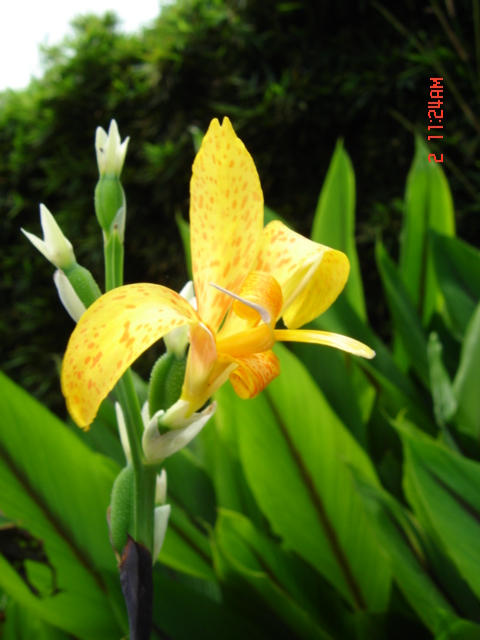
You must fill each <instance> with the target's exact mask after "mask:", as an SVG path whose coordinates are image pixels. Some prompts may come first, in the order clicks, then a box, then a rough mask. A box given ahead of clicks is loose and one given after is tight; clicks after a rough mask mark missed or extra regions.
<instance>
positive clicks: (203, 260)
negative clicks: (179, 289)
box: [190, 118, 263, 331]
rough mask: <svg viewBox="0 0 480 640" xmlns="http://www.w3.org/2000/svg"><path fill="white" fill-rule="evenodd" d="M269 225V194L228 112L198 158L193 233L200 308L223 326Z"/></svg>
mask: <svg viewBox="0 0 480 640" xmlns="http://www.w3.org/2000/svg"><path fill="white" fill-rule="evenodd" d="M262 227H263V194H262V189H261V187H260V180H259V178H258V173H257V170H256V168H255V164H254V162H253V160H252V157H251V156H250V154H249V153H248V151H247V150H246V149H245V146H244V144H243V142H242V141H241V140H239V139H238V138H237V136H236V134H235V131H234V130H233V128H232V125H231V124H230V121H229V120H228V118H225V119H224V121H223V124H222V126H220V124H219V122H218V120H212V123H211V124H210V127H209V129H208V131H207V133H206V134H205V137H204V138H203V142H202V146H201V148H200V151H199V152H198V154H197V157H196V158H195V162H194V163H193V175H192V180H191V183H190V234H191V236H190V237H191V245H192V266H193V280H194V283H195V294H196V297H197V304H198V312H199V315H200V316H201V317H202V318H203V320H204V321H205V322H206V323H207V324H208V325H209V326H210V327H211V328H212V329H213V330H214V331H217V330H218V328H219V327H220V324H221V322H222V320H223V318H224V316H225V313H226V311H227V309H228V308H229V306H230V305H231V300H230V299H229V298H228V296H226V295H225V294H223V293H222V292H220V291H218V290H216V289H214V288H213V287H211V286H210V282H214V283H215V284H217V285H219V286H221V287H223V288H224V289H228V290H229V291H233V292H234V293H238V292H239V291H240V288H241V286H242V284H243V282H244V280H245V278H246V277H247V275H248V273H249V272H250V271H251V270H252V267H253V263H254V261H255V258H256V255H257V251H258V245H259V242H260V237H261V234H262Z"/></svg>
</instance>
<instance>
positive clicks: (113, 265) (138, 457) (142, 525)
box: [104, 231, 157, 553]
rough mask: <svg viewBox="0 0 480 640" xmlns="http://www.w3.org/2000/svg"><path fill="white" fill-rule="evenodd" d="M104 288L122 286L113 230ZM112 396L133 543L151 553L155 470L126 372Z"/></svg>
mask: <svg viewBox="0 0 480 640" xmlns="http://www.w3.org/2000/svg"><path fill="white" fill-rule="evenodd" d="M104 239H105V244H104V252H105V288H106V290H107V291H111V290H112V289H115V288H116V287H120V286H121V285H122V284H123V256H124V250H123V243H122V242H121V240H120V238H119V235H118V233H117V231H113V233H111V234H110V236H106V235H105V237H104ZM115 393H116V395H117V398H118V400H119V402H120V405H121V407H122V410H123V414H124V416H125V424H126V428H127V434H128V440H129V443H130V451H131V454H132V464H133V470H134V475H135V516H134V518H135V520H134V522H135V526H134V537H135V541H136V542H140V543H141V544H143V545H145V546H146V548H147V549H148V550H149V551H150V553H152V550H153V512H154V507H155V478H156V472H157V469H156V467H155V466H154V467H152V466H150V465H147V464H146V460H145V456H144V455H143V449H142V435H143V429H144V427H143V420H142V415H141V412H140V405H139V403H138V398H137V394H136V393H135V388H134V385H133V379H132V372H131V371H130V369H127V371H126V372H125V373H124V374H123V376H122V378H121V379H120V380H119V381H118V382H117V385H116V387H115Z"/></svg>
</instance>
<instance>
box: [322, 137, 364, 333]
mask: <svg viewBox="0 0 480 640" xmlns="http://www.w3.org/2000/svg"><path fill="white" fill-rule="evenodd" d="M311 238H312V240H313V241H315V242H319V243H320V244H324V245H327V246H329V247H332V248H333V249H338V250H339V251H343V252H344V253H346V255H347V257H348V259H349V260H350V275H349V277H348V282H347V284H346V286H345V296H346V297H347V298H348V301H349V302H350V304H351V305H352V307H353V308H354V309H355V311H356V312H357V314H358V315H359V317H360V318H361V319H362V320H364V321H366V319H367V312H366V309H365V298H364V294H363V285H362V276H361V273H360V264H359V262H358V255H357V249H356V246H355V174H354V172H353V167H352V163H351V161H350V158H349V156H348V153H347V152H346V151H345V149H344V148H343V140H341V139H340V140H338V142H337V144H336V147H335V151H334V152H333V156H332V160H331V162H330V166H329V168H328V172H327V175H326V178H325V182H324V183H323V187H322V191H321V193H320V198H319V201H318V205H317V210H316V212H315V218H314V220H313V227H312V236H311Z"/></svg>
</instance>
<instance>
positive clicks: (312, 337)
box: [273, 329, 375, 360]
mask: <svg viewBox="0 0 480 640" xmlns="http://www.w3.org/2000/svg"><path fill="white" fill-rule="evenodd" d="M273 333H274V336H275V340H277V341H278V342H309V343H312V344H324V345H326V346H328V347H335V349H341V350H342V351H347V352H348V353H353V354H354V355H355V356H362V358H368V359H369V360H371V358H374V357H375V351H373V349H370V347H367V345H366V344H363V342H359V341H358V340H354V339H353V338H349V337H347V336H341V335H339V334H338V333H329V332H328V331H308V330H295V331H289V330H285V329H275V331H274V332H273Z"/></svg>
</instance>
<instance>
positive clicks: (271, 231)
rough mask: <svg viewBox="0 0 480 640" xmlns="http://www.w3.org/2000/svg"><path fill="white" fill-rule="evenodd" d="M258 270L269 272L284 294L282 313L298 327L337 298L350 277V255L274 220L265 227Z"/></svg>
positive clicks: (287, 320) (288, 324) (289, 321)
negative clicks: (310, 238)
mask: <svg viewBox="0 0 480 640" xmlns="http://www.w3.org/2000/svg"><path fill="white" fill-rule="evenodd" d="M255 269H258V270H259V271H266V272H267V273H270V274H271V275H272V276H273V277H274V278H275V279H276V280H277V281H278V282H279V284H280V286H281V288H282V293H283V309H282V316H283V320H284V322H285V324H286V325H287V327H289V328H291V329H296V328H297V327H301V326H302V325H304V324H307V322H310V321H311V320H313V319H314V318H317V317H318V316H319V315H320V314H321V313H323V312H324V311H325V310H326V309H328V307H329V306H330V305H331V304H332V303H333V302H334V301H335V300H336V298H337V297H338V295H339V294H340V292H341V291H342V289H343V287H344V286H345V283H346V282H347V279H348V273H349V271H350V264H349V262H348V258H347V256H346V255H345V254H344V253H342V252H341V251H335V250H334V249H330V248H329V247H325V246H323V245H321V244H317V243H316V242H312V241H311V240H308V239H307V238H304V237H303V236H301V235H299V234H298V233H295V232H294V231H291V230H290V229H288V227H286V226H285V225H284V224H282V223H281V222H279V221H278V220H275V221H273V222H271V223H270V224H268V225H267V226H266V227H265V229H264V230H263V235H262V243H261V248H260V252H259V255H258V260H257V264H256V267H255Z"/></svg>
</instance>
